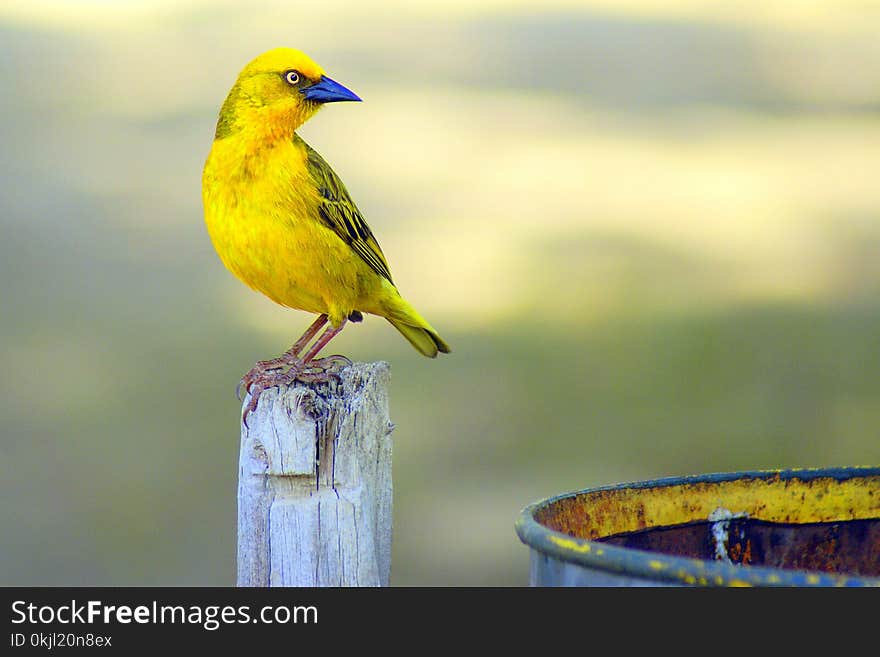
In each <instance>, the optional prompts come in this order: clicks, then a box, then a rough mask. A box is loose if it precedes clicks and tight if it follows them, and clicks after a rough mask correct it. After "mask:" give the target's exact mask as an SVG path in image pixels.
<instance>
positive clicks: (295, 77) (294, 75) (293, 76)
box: [285, 71, 299, 84]
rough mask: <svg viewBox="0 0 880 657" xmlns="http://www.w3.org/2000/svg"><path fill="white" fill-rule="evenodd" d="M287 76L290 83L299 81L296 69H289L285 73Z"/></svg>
mask: <svg viewBox="0 0 880 657" xmlns="http://www.w3.org/2000/svg"><path fill="white" fill-rule="evenodd" d="M285 78H286V79H287V81H288V82H289V83H290V84H296V83H297V82H299V74H298V73H297V72H296V71H288V72H287V73H286V74H285Z"/></svg>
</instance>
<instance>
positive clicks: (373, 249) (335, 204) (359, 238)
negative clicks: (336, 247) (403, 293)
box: [302, 141, 393, 283]
mask: <svg viewBox="0 0 880 657" xmlns="http://www.w3.org/2000/svg"><path fill="white" fill-rule="evenodd" d="M302 144H303V146H305V148H306V152H307V153H308V158H309V160H308V167H309V173H310V174H311V176H312V179H313V180H314V181H315V184H316V185H317V186H318V193H319V194H320V195H321V205H320V207H319V208H318V211H319V213H320V215H321V220H322V221H323V222H324V223H325V224H326V225H327V226H328V227H330V228H332V229H333V230H334V232H335V233H336V234H337V235H339V237H340V238H342V240H343V241H344V242H345V243H346V244H348V245H349V246H350V247H351V248H352V250H353V251H354V252H355V253H357V254H358V255H359V256H360V257H361V258H363V260H364V262H366V263H367V264H368V265H370V267H371V268H372V269H373V271H375V272H376V273H377V274H379V275H380V276H382V277H383V278H387V279H388V282H389V283H392V282H393V281H392V280H391V272H390V271H389V269H388V262H387V261H386V260H385V255H384V254H383V253H382V249H381V248H379V243H378V242H377V241H376V238H375V237H373V231H371V230H370V227H369V226H368V225H367V222H366V220H365V219H364V217H363V215H361V213H360V210H358V209H357V206H356V205H355V204H354V201H352V200H351V196H349V195H348V190H347V189H345V185H344V184H343V183H342V181H341V180H340V179H339V176H337V175H336V173H335V172H334V171H333V169H331V168H330V165H329V164H327V162H326V160H324V158H323V157H321V156H320V155H319V154H318V152H317V151H315V149H313V148H312V147H311V146H309V145H308V144H307V143H305V141H303V142H302Z"/></svg>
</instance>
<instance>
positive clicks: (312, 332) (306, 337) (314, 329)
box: [282, 315, 327, 364]
mask: <svg viewBox="0 0 880 657" xmlns="http://www.w3.org/2000/svg"><path fill="white" fill-rule="evenodd" d="M326 323H327V315H318V319H316V320H315V321H314V322H312V325H311V326H310V327H309V328H307V329H306V332H305V333H303V334H302V337H301V338H300V339H299V340H297V341H296V342H295V343H294V344H293V346H292V347H291V348H290V349H288V350H287V351H285V352H284V356H282V358H285V357H287V358H290V359H291V360H298V356H299V355H300V353H301V352H302V350H303V349H305V348H306V345H307V344H308V343H309V342H311V340H312V338H314V337H315V336H316V335H317V334H318V331H320V330H321V328H322V327H323V326H324V324H326ZM291 364H292V363H291Z"/></svg>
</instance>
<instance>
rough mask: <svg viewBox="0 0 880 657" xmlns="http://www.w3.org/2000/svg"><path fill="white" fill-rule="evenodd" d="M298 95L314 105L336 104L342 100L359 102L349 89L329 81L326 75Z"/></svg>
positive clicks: (334, 81)
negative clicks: (311, 101) (314, 103)
mask: <svg viewBox="0 0 880 657" xmlns="http://www.w3.org/2000/svg"><path fill="white" fill-rule="evenodd" d="M300 93H302V95H303V96H305V97H306V99H308V100H313V101H315V102H316V103H338V102H340V101H343V100H360V98H359V97H358V96H357V94H355V93H354V92H353V91H351V90H350V89H346V88H345V87H343V86H342V85H341V84H339V83H338V82H337V81H336V80H331V79H330V78H328V77H327V76H326V75H322V76H321V79H320V80H319V81H318V82H316V83H315V84H313V85H312V86H311V87H306V88H305V89H303V90H302V91H301V92H300Z"/></svg>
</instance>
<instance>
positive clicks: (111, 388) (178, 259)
mask: <svg viewBox="0 0 880 657" xmlns="http://www.w3.org/2000/svg"><path fill="white" fill-rule="evenodd" d="M878 25H880V5H878V4H877V3H868V2H863V1H859V0H851V1H844V0H814V1H807V0H791V1H790V2H784V1H782V0H777V1H775V2H774V1H770V2H768V1H766V0H765V1H762V2H747V3H737V4H731V3H729V2H720V1H717V2H713V1H699V0H690V1H687V0H680V1H678V2H669V1H664V2H660V1H656V2H654V1H651V0H624V1H620V0H596V1H593V2H586V1H583V2H577V1H575V0H568V1H563V0H551V1H549V2H543V3H538V4H536V3H534V2H526V1H525V0H522V1H519V0H491V1H489V2H479V3H474V2H465V1H464V0H456V1H454V2H449V1H448V0H432V1H429V2H420V3H417V4H416V5H415V6H413V3H409V2H403V1H397V2H392V1H389V2H381V3H378V2H363V3H360V2H357V3H356V2H350V1H348V2H343V1H340V0H324V1H322V2H321V3H300V2H290V1H285V2H280V1H278V2H220V1H207V0H206V1H204V2H199V1H190V2H183V1H181V0H174V1H171V0H168V1H164V2H147V1H143V2H126V3H116V2H110V1H97V0H93V1H82V2H73V1H61V0H57V1H55V2H47V1H42V2H12V3H8V2H7V3H4V4H2V5H0V81H2V89H3V94H2V96H3V100H2V105H0V107H2V110H0V111H2V119H3V120H2V121H0V138H2V144H3V148H2V150H0V172H2V176H0V181H2V182H0V185H2V194H0V229H2V239H0V277H2V283H3V284H2V287H0V422H2V425H0V426H2V430H0V435H2V442H0V527H2V535H3V541H2V549H0V584H7V585H8V584H96V585H129V584H138V585H153V584H168V585H177V584H194V585H228V584H232V583H234V573H235V568H234V557H235V504H236V502H235V494H236V477H237V459H238V439H239V433H238V418H239V413H240V407H239V404H238V402H237V401H236V399H235V397H234V393H233V391H234V389H235V385H236V383H237V382H238V380H239V378H240V376H241V375H242V373H243V372H244V371H246V370H247V369H248V368H249V367H250V366H251V365H252V364H253V362H254V361H255V360H257V359H258V358H266V357H269V356H274V355H276V354H278V353H280V352H281V351H283V350H284V349H286V348H287V347H288V346H289V344H290V342H291V341H292V340H293V339H294V338H295V337H297V336H298V335H299V334H300V333H301V332H302V330H303V329H304V328H305V326H306V325H307V324H308V323H309V322H310V321H311V317H309V316H307V315H305V314H304V313H298V312H294V311H290V310H284V309H282V308H279V307H276V306H274V305H273V304H272V303H271V302H270V301H268V300H266V299H265V298H263V297H262V296H260V295H258V294H256V293H253V292H251V291H249V290H248V289H246V288H245V287H244V286H243V285H242V284H241V283H239V282H238V281H236V280H235V279H234V278H233V277H232V276H231V275H230V274H229V273H228V272H226V271H225V270H224V269H223V267H222V265H221V264H220V262H219V260H218V258H217V257H216V255H215V254H214V252H213V249H212V247H211V244H210V241H209V239H208V237H207V234H206V231H205V229H204V225H203V217H202V208H201V197H200V176H201V168H202V164H203V162H204V158H205V156H206V155H207V152H208V148H209V146H210V142H211V139H212V135H213V130H214V123H215V120H216V116H217V111H218V109H219V107H220V104H221V102H222V101H223V98H224V97H225V94H226V92H227V91H228V89H229V87H230V86H231V84H232V82H233V81H234V80H235V77H236V75H237V73H238V71H239V70H240V69H241V67H242V66H244V64H245V63H247V62H248V61H249V60H250V59H251V58H252V57H254V56H256V55H257V54H259V53H260V52H262V51H264V50H267V49H269V48H273V47H276V46H282V45H284V46H291V47H296V48H300V49H302V50H304V51H306V52H307V53H309V54H310V55H311V56H312V57H314V58H315V59H316V60H317V61H318V62H319V63H321V64H322V65H323V66H324V67H325V69H326V70H327V72H328V74H329V75H331V76H332V77H333V78H335V79H337V80H339V81H340V82H342V83H343V84H345V85H347V86H349V87H350V88H351V89H353V90H354V91H355V92H357V93H358V94H359V95H361V96H362V97H363V98H364V99H365V101H366V102H364V103H362V104H356V105H355V104H349V105H342V106H331V107H328V108H327V109H325V110H324V111H323V112H322V113H321V114H320V115H319V116H318V117H316V118H315V119H314V120H313V121H311V122H310V123H309V124H307V125H306V126H305V127H304V129H303V130H302V134H303V136H304V137H305V139H306V140H307V141H309V143H311V145H312V146H314V147H315V148H316V149H317V150H318V151H319V152H320V153H321V154H322V155H324V157H325V158H326V159H327V160H328V161H329V162H330V163H331V164H332V165H333V166H334V168H335V169H336V171H337V172H338V173H339V174H340V175H341V176H342V178H343V179H344V180H345V182H346V184H347V186H348V188H349V191H350V192H351V193H352V195H353V197H354V198H355V200H356V201H357V202H358V204H359V206H360V208H361V210H362V211H363V213H364V214H365V216H366V217H367V219H368V221H369V222H370V224H371V226H372V227H373V229H374V232H375V233H376V235H377V236H378V238H379V241H380V243H381V244H382V247H383V249H384V251H385V253H386V255H387V257H388V260H389V262H390V264H391V269H392V272H393V274H394V278H395V281H396V282H397V283H398V286H399V287H400V289H401V291H402V293H403V294H404V296H406V298H408V299H409V300H410V301H411V302H412V303H413V304H414V305H415V306H416V307H417V308H419V310H420V311H421V312H422V313H423V314H424V315H425V316H426V317H428V318H429V319H430V321H431V322H432V323H433V324H434V325H435V326H436V327H437V329H438V330H439V331H440V333H441V334H442V335H443V336H444V338H446V339H447V340H448V341H449V342H450V343H451V344H452V346H453V348H454V353H453V354H452V355H451V356H450V357H447V358H442V359H440V360H438V361H437V362H431V361H427V360H425V359H423V358H421V357H419V356H418V355H417V354H416V353H415V352H414V351H413V350H412V349H411V347H410V346H409V345H408V344H407V343H406V342H405V341H404V340H402V339H401V338H400V336H399V335H398V334H397V332H396V331H394V330H393V329H392V328H391V327H390V326H388V325H387V324H386V323H385V322H384V321H382V320H379V319H376V318H367V321H366V322H365V323H364V324H362V325H356V326H351V327H349V328H348V329H347V330H346V331H345V332H344V333H343V334H342V336H341V337H340V338H339V339H338V340H337V342H336V343H335V344H336V350H334V351H341V352H343V353H346V354H347V355H349V356H350V357H352V358H354V359H357V360H378V359H383V360H387V361H389V362H390V363H391V364H392V377H393V383H392V400H391V414H392V419H393V420H394V421H395V423H396V424H397V429H396V431H395V434H394V440H395V447H394V449H395V454H394V485H395V508H394V512H395V515H394V522H395V526H394V552H393V575H392V582H393V583H394V584H398V585H413V584H432V585H445V584H460V585H470V584H473V585H495V584H507V585H518V584H525V583H526V581H527V573H528V556H527V549H526V548H525V547H524V546H523V545H521V544H520V543H519V541H518V540H517V538H516V536H515V534H514V532H513V522H514V520H515V519H516V516H517V514H518V512H519V510H520V509H521V508H522V507H523V506H524V505H526V504H527V503H529V502H532V501H534V500H535V499H538V498H541V497H546V496H549V495H552V494H555V493H561V492H565V491H569V490H573V489H578V488H584V487H593V486H598V485H602V484H611V483H617V482H623V481H633V480H641V479H648V478H654V477H660V476H667V475H683V474H698V473H705V472H717V471H728V470H745V469H757V468H772V467H785V468H788V467H802V466H803V467H808V466H817V467H819V466H832V465H855V464H878V463H880V435H878V427H880V295H878V293H880V257H878V256H880V180H878V173H880V40H878V39H877V27H878Z"/></svg>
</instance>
